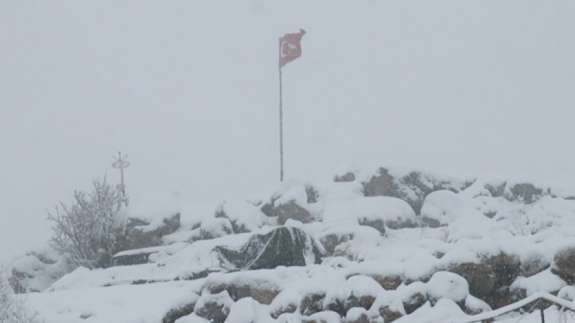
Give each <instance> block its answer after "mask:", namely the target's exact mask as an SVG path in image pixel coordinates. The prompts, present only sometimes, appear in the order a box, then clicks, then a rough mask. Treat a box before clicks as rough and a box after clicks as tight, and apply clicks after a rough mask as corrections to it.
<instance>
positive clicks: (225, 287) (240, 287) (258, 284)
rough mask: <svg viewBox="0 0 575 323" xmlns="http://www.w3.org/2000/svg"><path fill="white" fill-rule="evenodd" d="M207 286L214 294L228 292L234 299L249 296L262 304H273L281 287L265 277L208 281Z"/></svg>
mask: <svg viewBox="0 0 575 323" xmlns="http://www.w3.org/2000/svg"><path fill="white" fill-rule="evenodd" d="M205 288H206V289H207V290H208V291H209V292H210V293H212V294H219V293H221V292H224V291H225V292H227V293H228V294H229V295H230V297H231V298H232V299H233V300H234V301H238V300H240V299H242V298H245V297H249V298H253V299H254V300H256V301H257V302H258V303H261V304H271V302H272V301H273V299H274V298H275V297H276V296H277V295H278V294H279V292H280V288H279V287H278V286H276V284H274V283H273V282H271V281H268V280H264V279H255V280H254V279H253V278H251V279H250V278H244V279H237V280H233V281H224V282H217V281H208V283H207V284H206V286H205Z"/></svg>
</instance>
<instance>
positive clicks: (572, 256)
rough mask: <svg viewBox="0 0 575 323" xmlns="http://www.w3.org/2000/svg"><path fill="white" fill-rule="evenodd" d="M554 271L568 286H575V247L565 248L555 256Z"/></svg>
mask: <svg viewBox="0 0 575 323" xmlns="http://www.w3.org/2000/svg"><path fill="white" fill-rule="evenodd" d="M552 271H553V273H554V274H556V275H558V276H559V277H561V279H563V280H564V281H566V282H567V283H568V284H575V247H568V248H564V249H562V250H560V251H559V252H558V253H557V254H555V257H554V258H553V267H552Z"/></svg>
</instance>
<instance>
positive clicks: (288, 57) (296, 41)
mask: <svg viewBox="0 0 575 323" xmlns="http://www.w3.org/2000/svg"><path fill="white" fill-rule="evenodd" d="M303 35H305V30H303V29H300V30H299V32H298V33H291V34H285V35H284V36H283V37H281V38H280V48H279V49H280V57H279V64H280V67H283V66H284V65H285V64H287V63H289V62H291V61H293V60H295V59H297V58H298V57H300V56H301V38H302V37H303Z"/></svg>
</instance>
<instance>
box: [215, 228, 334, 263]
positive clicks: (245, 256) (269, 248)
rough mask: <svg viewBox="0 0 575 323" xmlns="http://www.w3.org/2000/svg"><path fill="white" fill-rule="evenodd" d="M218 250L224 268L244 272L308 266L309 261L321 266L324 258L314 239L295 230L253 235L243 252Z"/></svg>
mask: <svg viewBox="0 0 575 323" xmlns="http://www.w3.org/2000/svg"><path fill="white" fill-rule="evenodd" d="M214 251H215V252H216V253H217V254H218V257H219V259H220V261H221V262H222V265H223V266H224V267H226V268H231V269H240V270H253V269H271V268H275V267H277V266H305V265H309V263H308V262H309V259H312V262H313V263H316V264H319V263H321V258H322V255H323V248H322V247H321V246H320V245H319V244H318V243H316V241H315V240H314V239H313V238H312V237H311V236H309V235H308V234H307V233H305V232H304V231H302V230H300V229H298V228H293V227H279V228H277V229H274V230H272V231H270V232H268V233H266V234H256V235H253V236H252V237H251V238H250V239H249V241H248V242H247V243H246V244H245V245H244V246H243V247H242V248H240V249H239V250H232V249H228V248H225V247H216V248H215V249H214Z"/></svg>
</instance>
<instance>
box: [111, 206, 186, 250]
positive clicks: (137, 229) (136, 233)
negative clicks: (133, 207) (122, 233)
mask: <svg viewBox="0 0 575 323" xmlns="http://www.w3.org/2000/svg"><path fill="white" fill-rule="evenodd" d="M149 225H150V223H149V222H147V221H145V220H142V219H137V218H130V219H128V225H127V228H126V239H125V241H124V243H123V244H122V248H121V250H130V249H140V248H146V247H154V246H159V245H161V244H162V237H163V236H165V235H168V234H171V233H174V232H175V231H176V230H178V229H179V228H180V214H179V213H177V214H174V215H172V216H169V217H166V218H165V219H164V220H163V223H162V225H160V226H158V227H157V228H155V229H153V230H148V229H147V226H149Z"/></svg>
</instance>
